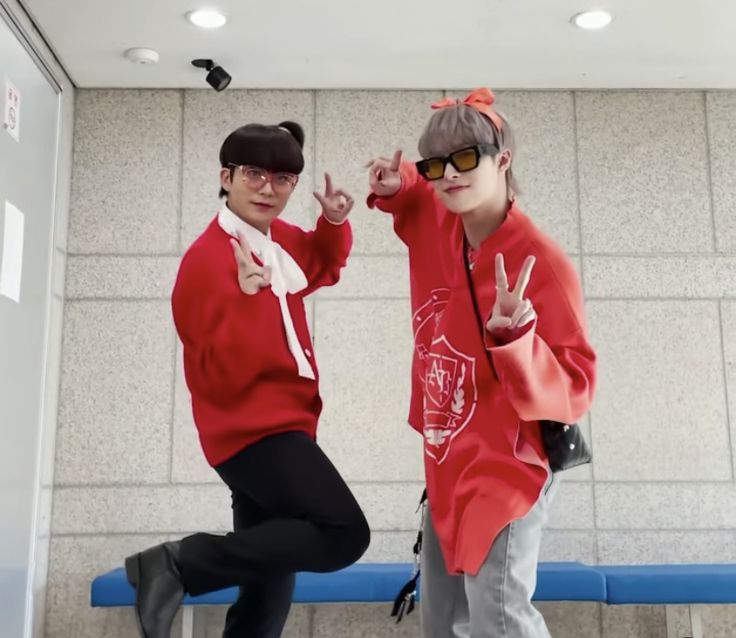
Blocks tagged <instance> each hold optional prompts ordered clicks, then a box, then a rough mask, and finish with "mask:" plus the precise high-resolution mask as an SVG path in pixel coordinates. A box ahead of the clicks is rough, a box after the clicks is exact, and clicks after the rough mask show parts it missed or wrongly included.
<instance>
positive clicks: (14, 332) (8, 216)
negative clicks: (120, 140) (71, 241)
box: [0, 11, 60, 638]
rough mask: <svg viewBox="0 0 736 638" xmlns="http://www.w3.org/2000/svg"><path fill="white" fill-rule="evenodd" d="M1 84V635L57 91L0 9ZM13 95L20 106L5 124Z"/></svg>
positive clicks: (31, 464)
mask: <svg viewBox="0 0 736 638" xmlns="http://www.w3.org/2000/svg"><path fill="white" fill-rule="evenodd" d="M0 91H3V93H2V98H0V113H1V114H2V116H3V122H4V123H5V124H4V125H2V123H0V634H1V635H2V636H3V638H22V637H23V636H25V635H27V632H28V631H29V627H30V624H31V619H30V618H29V617H28V616H29V615H30V609H29V604H30V601H29V593H30V585H31V581H32V578H33V564H32V563H33V559H32V553H33V550H34V543H35V538H34V535H35V526H36V499H37V498H38V490H39V470H40V468H39V446H40V443H41V434H42V432H41V428H42V402H43V397H44V384H45V382H46V379H45V371H46V358H47V354H46V353H47V333H48V330H47V326H48V315H49V302H50V295H51V290H50V284H51V281H50V271H51V256H52V254H53V243H52V242H53V231H54V208H55V202H54V196H55V185H56V166H57V156H58V137H59V136H58V132H59V131H58V129H59V112H60V93H59V92H58V90H57V88H56V87H55V86H53V85H52V84H51V83H50V82H49V80H47V78H46V76H45V75H44V74H43V73H42V72H41V70H40V68H39V67H38V66H37V65H36V63H35V61H34V58H33V57H31V55H30V54H29V53H28V51H27V50H26V48H25V47H24V46H23V44H22V43H21V41H20V40H19V39H18V38H17V37H16V35H15V33H14V32H13V31H12V30H11V29H10V27H9V25H8V23H7V22H6V19H5V16H4V14H3V12H2V11H0ZM9 92H10V93H11V94H12V95H10V96H9ZM15 94H17V95H18V96H19V107H20V108H19V113H18V109H17V108H16V111H15V113H14V114H12V115H11V118H10V124H8V123H7V122H6V120H7V119H8V118H6V116H5V114H6V102H7V100H8V99H9V98H10V99H13V100H14V99H15V98H14V95H15ZM11 127H12V128H16V129H17V130H16V131H14V135H11V133H10V131H9V128H11ZM16 138H17V139H16ZM21 230H22V232H21ZM21 250H22V256H21V258H20V259H18V257H19V256H20V253H21ZM18 266H20V287H19V295H16V292H18V288H17V287H16V285H15V283H16V282H17V271H18ZM3 291H4V292H5V294H3Z"/></svg>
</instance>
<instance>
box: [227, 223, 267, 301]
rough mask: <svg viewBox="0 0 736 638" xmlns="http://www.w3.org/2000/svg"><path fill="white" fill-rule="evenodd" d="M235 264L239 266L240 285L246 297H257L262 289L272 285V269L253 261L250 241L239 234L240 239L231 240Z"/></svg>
mask: <svg viewBox="0 0 736 638" xmlns="http://www.w3.org/2000/svg"><path fill="white" fill-rule="evenodd" d="M230 245H231V246H232V247H233V253H234V255H235V262H236V263H237V264H238V284H240V289H241V290H242V291H243V292H244V293H245V294H246V295H255V294H256V293H257V292H258V291H259V290H260V289H261V288H265V287H267V286H270V285H271V268H269V267H268V266H259V265H258V264H257V263H256V262H255V260H254V259H253V255H252V254H251V253H252V252H253V251H252V250H251V249H250V245H249V244H248V240H246V238H245V235H242V234H241V233H240V232H238V239H230Z"/></svg>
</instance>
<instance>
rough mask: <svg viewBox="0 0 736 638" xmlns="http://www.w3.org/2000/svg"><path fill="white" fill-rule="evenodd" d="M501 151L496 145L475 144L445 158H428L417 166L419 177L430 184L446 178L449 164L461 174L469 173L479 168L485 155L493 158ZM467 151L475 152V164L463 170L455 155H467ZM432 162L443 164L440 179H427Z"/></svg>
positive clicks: (417, 163)
mask: <svg viewBox="0 0 736 638" xmlns="http://www.w3.org/2000/svg"><path fill="white" fill-rule="evenodd" d="M499 150H500V149H499V148H498V146H496V145H495V144H474V145H473V146H466V147H465V148H460V149H458V150H456V151H453V152H452V153H450V154H449V155H447V156H445V157H428V158H427V159H423V160H419V161H418V162H416V164H415V165H416V167H417V171H418V172H419V175H421V176H422V178H424V179H425V180H427V181H428V182H433V181H436V180H438V179H442V178H443V177H444V176H445V171H446V170H447V165H448V164H452V166H453V168H454V169H455V170H456V171H458V172H459V173H467V172H468V171H472V170H473V169H475V168H478V164H479V163H480V158H481V157H482V156H483V155H490V156H491V157H495V156H496V154H497V153H498V152H499ZM466 151H475V164H474V166H473V167H472V168H465V169H461V168H460V167H459V166H458V165H457V164H456V163H455V160H454V159H453V155H457V154H458V153H465V152H466ZM430 162H442V174H441V175H440V176H439V177H427V173H428V172H429V163H430Z"/></svg>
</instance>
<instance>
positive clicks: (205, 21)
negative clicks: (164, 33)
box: [187, 9, 227, 29]
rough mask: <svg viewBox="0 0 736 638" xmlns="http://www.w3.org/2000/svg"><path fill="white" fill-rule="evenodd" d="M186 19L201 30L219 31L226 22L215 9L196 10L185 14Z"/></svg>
mask: <svg viewBox="0 0 736 638" xmlns="http://www.w3.org/2000/svg"><path fill="white" fill-rule="evenodd" d="M187 19H188V20H189V22H191V23H192V24H193V25H194V26H195V27H200V28H201V29H219V28H220V27H221V26H223V25H224V24H225V23H226V22H227V18H226V17H225V16H224V15H223V14H222V13H220V12H219V11H216V10H215V9H197V10H196V11H190V12H189V13H187Z"/></svg>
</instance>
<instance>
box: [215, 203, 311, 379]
mask: <svg viewBox="0 0 736 638" xmlns="http://www.w3.org/2000/svg"><path fill="white" fill-rule="evenodd" d="M217 221H218V223H219V224H220V227H221V228H222V229H223V230H224V231H225V232H226V233H228V234H229V235H231V236H233V237H235V238H236V239H237V236H238V231H239V232H240V233H242V234H243V235H244V236H245V239H246V241H247V242H248V244H249V245H250V247H251V249H252V250H253V252H254V253H255V254H256V256H257V257H258V258H259V259H260V260H261V262H262V263H263V265H264V266H268V267H269V268H270V269H271V291H272V292H273V294H274V295H276V297H277V298H278V300H279V307H280V309H281V318H282V320H283V323H284V329H285V331H286V341H287V343H288V345H289V350H290V351H291V354H292V356H293V357H294V359H295V360H296V363H297V367H298V369H299V376H300V377H305V378H307V379H314V378H315V376H314V370H313V369H312V366H311V365H310V363H309V361H307V358H306V356H305V354H304V351H303V350H302V347H301V344H300V343H299V338H298V337H297V334H296V329H295V328H294V321H293V319H292V317H291V312H290V311H289V304H288V303H287V301H286V295H287V293H290V294H292V295H293V294H296V293H297V292H299V291H301V290H304V289H305V288H306V287H307V284H308V282H307V276H306V275H305V274H304V271H303V270H302V269H301V268H300V267H299V264H297V263H296V261H295V260H294V258H293V257H292V256H291V255H290V254H289V253H288V252H286V250H284V248H283V247H282V246H281V245H280V244H277V243H276V242H275V241H273V240H272V239H271V233H270V231H269V234H268V235H264V234H263V233H262V232H261V231H259V230H258V229H257V228H254V227H253V226H251V225H250V224H248V223H246V222H244V221H243V220H242V219H240V217H238V216H237V215H236V214H235V213H233V212H232V211H231V210H230V209H229V208H228V207H227V206H223V207H222V208H221V209H220V212H219V213H218V215H217Z"/></svg>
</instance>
